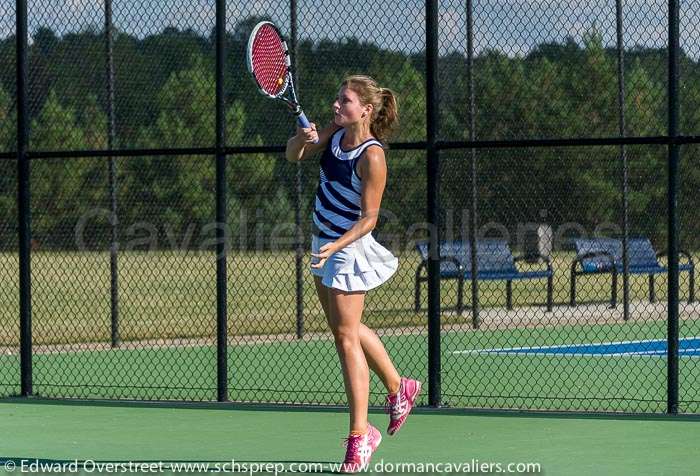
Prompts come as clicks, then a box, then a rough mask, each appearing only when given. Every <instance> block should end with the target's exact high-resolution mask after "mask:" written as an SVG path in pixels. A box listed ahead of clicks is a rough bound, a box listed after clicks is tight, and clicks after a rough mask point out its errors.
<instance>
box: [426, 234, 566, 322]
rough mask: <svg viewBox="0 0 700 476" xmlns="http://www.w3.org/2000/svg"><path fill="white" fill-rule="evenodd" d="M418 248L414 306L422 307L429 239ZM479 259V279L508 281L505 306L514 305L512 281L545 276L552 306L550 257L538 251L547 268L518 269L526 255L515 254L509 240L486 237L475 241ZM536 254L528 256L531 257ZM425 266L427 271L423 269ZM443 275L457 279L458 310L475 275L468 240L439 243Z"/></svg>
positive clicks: (539, 258) (552, 272)
mask: <svg viewBox="0 0 700 476" xmlns="http://www.w3.org/2000/svg"><path fill="white" fill-rule="evenodd" d="M416 250H417V251H418V253H419V254H420V256H421V263H420V264H419V265H418V268H417V269H416V280H415V310H416V312H418V311H419V310H420V287H421V283H424V282H426V281H428V276H427V266H428V241H419V242H418V243H416ZM476 257H477V263H478V270H477V279H478V280H480V281H505V282H506V306H507V308H508V309H513V281H521V280H531V279H546V280H547V310H548V311H551V310H552V294H553V279H554V271H553V270H552V264H551V261H550V260H549V258H546V257H544V256H540V255H537V256H536V258H537V259H538V260H542V261H543V262H544V263H545V264H546V265H547V269H546V270H538V271H519V270H518V268H517V266H516V263H517V262H518V261H521V260H523V259H525V256H518V257H514V256H513V253H512V252H511V250H510V247H509V246H508V242H507V241H506V240H499V239H483V240H478V241H477V245H476ZM532 257H533V256H528V259H529V258H532ZM424 270H425V272H424ZM440 278H441V279H456V280H457V311H458V312H459V313H461V312H462V309H463V297H462V296H463V291H464V281H465V280H471V279H472V269H471V245H470V242H469V241H465V240H453V241H443V242H441V243H440Z"/></svg>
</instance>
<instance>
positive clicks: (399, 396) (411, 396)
mask: <svg viewBox="0 0 700 476" xmlns="http://www.w3.org/2000/svg"><path fill="white" fill-rule="evenodd" d="M420 387H421V383H420V382H419V381H418V380H413V379H409V378H404V377H401V386H400V387H399V391H398V392H397V393H395V394H390V395H388V396H387V397H386V412H387V413H388V414H389V428H387V430H386V431H387V433H389V434H390V435H393V434H395V433H396V432H397V431H399V429H400V428H401V426H402V425H403V424H404V422H405V421H406V418H407V417H408V414H409V413H411V409H412V408H413V405H414V404H415V402H416V398H418V395H420Z"/></svg>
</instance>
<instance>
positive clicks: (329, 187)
mask: <svg viewBox="0 0 700 476" xmlns="http://www.w3.org/2000/svg"><path fill="white" fill-rule="evenodd" d="M333 112H334V114H335V116H334V120H333V122H332V123H331V124H330V125H329V126H328V127H326V128H324V129H323V130H321V131H317V129H316V126H315V125H314V124H311V127H309V128H298V129H297V133H296V135H295V136H294V137H292V138H290V139H289V141H288V142H287V150H286V154H287V160H289V161H292V162H294V161H298V160H303V159H306V158H308V157H310V156H312V155H314V154H316V153H318V152H322V153H323V154H322V156H321V171H320V176H321V177H320V183H319V186H318V189H317V191H316V201H315V205H314V213H313V229H314V233H313V237H312V253H311V256H312V259H311V262H312V264H311V272H312V274H313V275H314V279H315V281H316V291H317V293H318V298H319V300H320V301H321V306H322V307H323V311H324V313H325V315H326V319H327V321H328V325H329V326H330V328H331V330H332V332H333V336H334V338H335V347H336V350H337V352H338V357H339V358H340V363H341V367H342V370H343V380H344V382H345V392H346V394H347V399H348V404H349V407H350V434H349V436H348V438H347V440H346V446H347V451H346V454H345V460H344V462H343V465H342V469H341V471H342V472H345V473H354V472H358V471H361V470H362V469H363V468H366V467H367V466H368V464H369V461H370V458H371V456H372V453H373V452H374V451H375V450H376V449H377V447H378V446H379V443H380V442H381V439H382V436H381V433H380V432H379V431H378V430H377V429H376V428H375V427H373V426H372V425H370V424H369V422H368V420H367V406H368V400H369V368H371V369H372V370H373V371H374V372H375V373H376V374H377V375H378V376H379V377H380V378H381V380H382V382H383V383H384V386H385V387H386V389H387V392H388V395H387V412H388V413H389V416H390V421H389V427H388V429H387V433H389V434H390V435H393V434H395V433H396V432H397V431H398V430H399V429H400V428H401V426H402V425H403V423H404V421H405V420H406V417H407V416H408V414H409V413H410V411H411V409H412V408H413V405H414V402H415V401H416V398H417V397H418V394H419V393H420V390H421V384H420V382H418V381H417V380H412V379H408V378H404V377H401V376H400V375H399V373H398V372H397V371H396V368H395V367H394V365H393V363H392V362H391V359H390V358H389V355H388V354H387V352H386V350H385V349H384V346H383V345H382V342H381V341H380V340H379V337H378V336H377V335H376V334H375V333H374V331H372V330H371V329H369V328H368V327H367V326H365V325H364V324H362V322H361V318H362V311H363V308H364V303H365V295H366V293H367V291H369V290H370V289H373V288H376V287H377V286H379V285H381V284H382V283H384V282H386V281H387V280H388V279H389V278H390V277H391V276H392V275H393V274H394V273H395V272H396V269H397V267H398V259H397V258H396V257H395V256H394V255H392V254H391V252H389V250H387V249H386V248H384V247H383V246H382V245H380V244H379V243H378V242H377V241H375V240H374V238H373V237H372V234H371V231H372V230H373V229H374V228H375V226H376V224H377V218H378V216H379V210H380V205H381V201H382V194H383V193H384V187H385V185H386V179H387V166H386V159H385V155H384V148H383V142H384V141H385V140H386V139H387V137H388V135H389V134H390V132H391V131H392V129H393V128H394V126H395V125H396V124H397V123H398V108H397V102H396V97H395V96H394V93H393V92H392V91H390V90H389V89H386V88H381V87H379V86H378V85H377V83H376V82H375V81H374V80H373V79H372V78H370V77H367V76H350V77H348V78H346V79H345V80H344V81H343V83H342V85H341V87H340V91H339V92H338V96H337V98H336V100H335V102H334V103H333ZM316 141H318V142H316ZM315 142H316V143H315Z"/></svg>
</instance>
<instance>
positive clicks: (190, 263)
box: [0, 0, 700, 413]
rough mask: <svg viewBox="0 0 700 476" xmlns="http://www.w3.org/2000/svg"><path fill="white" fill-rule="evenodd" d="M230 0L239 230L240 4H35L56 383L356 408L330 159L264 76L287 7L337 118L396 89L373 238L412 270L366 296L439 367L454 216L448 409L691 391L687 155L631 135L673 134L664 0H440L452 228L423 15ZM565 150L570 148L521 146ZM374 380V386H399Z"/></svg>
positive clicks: (52, 382) (1, 204) (5, 36)
mask: <svg viewBox="0 0 700 476" xmlns="http://www.w3.org/2000/svg"><path fill="white" fill-rule="evenodd" d="M225 3H226V18H225V24H226V32H225V35H223V37H221V40H222V41H223V42H224V47H225V51H226V57H225V59H224V61H225V68H224V71H225V72H224V75H223V77H222V78H218V79H219V80H220V81H222V82H223V86H224V94H225V110H224V111H223V117H224V124H225V132H226V134H225V135H226V146H227V149H226V150H225V152H226V156H227V159H226V183H225V185H226V189H227V195H226V213H227V221H226V222H225V223H219V224H217V222H216V200H217V190H220V185H221V184H218V186H217V176H216V158H215V153H216V152H217V151H218V152H221V151H220V150H218V149H216V148H215V143H216V141H215V137H216V128H217V122H216V117H217V114H216V111H217V101H216V99H217V98H216V85H217V75H216V60H217V58H216V42H217V39H219V38H220V37H219V36H218V35H217V32H216V28H215V25H216V15H217V10H216V2H213V1H209V0H207V1H205V0H192V1H179V2H167V3H162V2H161V3H158V2H152V1H147V0H114V1H109V0H106V1H104V2H97V3H93V4H89V5H88V4H86V3H85V2H68V3H62V2H58V3H56V2H54V3H52V4H48V3H46V2H42V1H32V2H29V5H28V7H29V8H28V19H27V21H28V25H29V47H28V83H27V84H26V85H24V86H25V88H26V91H27V95H28V104H27V110H28V114H29V117H30V121H29V144H28V145H29V151H30V155H31V162H30V171H31V173H30V177H29V180H30V184H31V202H30V205H31V221H32V222H31V225H32V236H31V256H32V261H31V278H32V282H31V292H32V301H31V304H32V323H33V324H32V325H33V328H32V346H33V359H32V369H33V375H32V383H33V386H32V392H31V393H32V394H33V395H38V396H44V397H55V398H108V399H120V398H124V399H144V400H188V401H191V400H200V401H209V400H216V399H217V398H218V396H220V391H221V388H222V383H225V387H226V388H227V397H228V399H230V400H233V401H239V402H272V403H285V404H344V403H345V392H344V388H343V382H342V374H341V372H340V365H339V363H338V361H337V357H336V353H335V348H334V343H333V338H332V335H331V334H330V332H329V330H328V327H327V324H326V319H325V316H324V313H323V310H322V308H321V306H320V303H319V300H318V298H317V295H316V290H315V285H314V281H313V279H312V276H311V274H310V273H309V269H308V268H309V254H308V253H309V248H310V242H311V234H312V230H311V219H310V218H311V214H312V203H313V197H314V194H315V190H316V185H317V181H318V173H319V172H318V163H317V162H316V161H315V160H307V161H304V162H301V163H298V164H294V163H289V162H287V161H286V160H285V159H284V154H283V152H282V151H283V146H284V144H285V142H286V140H287V139H288V138H289V137H290V135H292V134H293V133H294V125H293V121H292V120H291V118H290V117H289V115H288V114H287V112H286V111H285V110H284V107H282V106H280V105H279V104H276V103H274V102H272V101H269V100H268V99H266V98H264V97H263V96H262V95H260V94H258V93H257V92H256V91H255V86H254V84H253V81H251V80H250V79H249V78H248V73H247V71H246V66H245V48H246V43H247V39H248V36H249V34H250V32H251V30H252V28H253V27H254V25H255V24H256V23H257V22H259V21H261V20H264V19H270V20H272V21H274V22H275V23H276V24H277V25H278V26H280V29H281V30H282V32H283V34H285V35H286V36H287V37H288V38H289V40H290V41H289V46H290V47H291V48H293V53H294V61H295V66H296V69H295V73H296V75H297V79H298V84H299V88H298V90H299V91H298V92H299V96H300V100H301V102H302V104H303V105H304V109H305V111H306V113H307V115H308V116H309V118H310V119H311V120H312V121H313V122H316V123H317V124H319V125H320V126H323V125H326V124H328V123H330V121H331V120H332V110H331V104H332V102H333V100H334V98H335V96H336V94H337V90H338V87H339V83H340V81H341V80H342V78H343V77H344V76H345V75H347V74H352V73H365V74H369V75H371V76H373V77H375V78H376V79H377V80H378V82H379V83H380V84H381V85H383V86H386V87H389V88H391V89H392V90H394V91H395V92H396V94H397V96H398V98H399V107H400V116H401V119H400V121H401V124H400V128H399V130H398V133H397V134H396V135H395V136H394V137H393V138H392V141H391V143H390V147H389V149H388V151H387V164H388V169H389V176H388V183H387V188H386V191H385V194H384V197H383V201H382V207H383V210H382V214H381V218H380V223H379V226H378V227H377V229H376V230H375V232H374V235H375V237H376V238H377V239H378V241H380V242H381V243H383V244H384V245H386V246H387V247H388V248H389V249H391V250H392V251H393V252H394V254H395V255H397V256H398V257H399V261H400V266H399V270H398V272H397V273H396V275H395V276H394V277H393V278H392V279H391V280H390V281H389V282H387V283H386V284H385V285H383V286H381V287H379V288H377V289H376V290H374V291H372V292H370V293H369V294H368V296H367V300H366V307H365V311H364V315H363V322H365V323H366V324H367V325H368V326H369V327H371V328H373V329H375V330H376V332H377V333H378V334H379V335H380V337H381V339H382V341H383V342H384V344H385V345H386V347H387V350H388V351H389V354H390V355H391V356H392V358H393V359H394V361H395V364H396V366H397V368H398V370H399V372H400V373H401V374H402V375H411V376H413V377H416V378H419V379H421V380H423V381H424V382H428V381H429V380H430V377H431V376H430V374H429V369H430V368H434V367H433V365H434V362H433V363H432V364H431V363H430V354H429V349H428V338H429V329H428V328H429V326H428V322H429V319H430V316H429V313H428V310H427V309H428V296H429V294H430V291H429V284H428V282H427V281H428V280H427V274H426V273H427V268H426V266H425V262H424V261H423V257H424V256H425V254H426V253H427V248H426V247H427V241H426V240H428V239H429V237H430V236H431V233H432V232H433V231H434V230H435V229H436V228H437V229H438V230H439V236H440V239H441V240H442V243H441V244H440V246H439V247H440V250H441V255H442V258H443V261H442V262H441V265H440V267H439V273H440V275H441V284H440V290H439V292H440V301H439V306H440V309H439V319H440V326H439V329H436V330H434V331H435V332H439V333H440V344H441V348H440V354H439V364H440V373H439V377H440V381H441V387H440V388H439V396H440V399H441V403H442V404H443V405H447V406H451V407H468V408H513V409H545V410H565V411H614V412H643V413H661V412H664V411H666V410H667V402H668V395H667V382H668V378H669V377H668V376H667V365H668V358H667V352H666V347H665V345H666V341H667V337H668V332H667V319H668V316H669V309H668V302H669V299H670V298H669V294H668V283H667V274H668V273H667V271H666V267H667V266H668V258H667V256H664V255H663V253H664V252H666V251H667V250H668V247H669V235H668V221H669V216H668V197H669V189H668V182H669V177H668V170H667V164H668V157H669V152H668V147H667V145H666V143H665V142H664V141H663V140H656V143H655V144H633V143H632V142H634V141H630V143H629V144H627V145H617V144H615V143H614V142H612V141H611V140H609V139H611V138H618V137H630V138H637V139H639V138H657V139H658V137H659V136H664V135H666V134H667V133H668V118H667V116H668V92H669V88H670V87H671V83H670V82H669V74H668V45H667V43H668V25H669V19H668V4H667V3H665V2H662V1H654V2H641V1H627V2H623V3H622V4H621V7H622V8H621V10H620V11H619V12H618V11H616V8H617V4H616V2H614V1H596V2H593V1H586V2H565V1H562V2H554V3H547V4H544V3H539V2H515V1H514V2H507V1H492V0H488V1H477V2H473V4H472V2H458V1H455V0H450V1H446V2H440V3H439V6H438V9H437V16H438V44H437V49H438V55H439V56H438V61H437V71H436V73H437V80H438V81H437V84H438V89H439V99H440V103H439V105H440V107H439V113H438V114H439V121H438V126H439V127H438V136H437V137H436V139H437V140H439V141H440V143H439V144H438V149H440V152H439V160H440V162H439V164H440V167H439V172H438V178H437V183H438V184H439V210H438V213H439V220H438V222H437V223H435V225H437V227H436V226H435V225H433V224H431V223H428V221H427V217H428V214H429V210H428V200H427V190H428V189H429V181H430V180H431V179H430V178H429V177H430V176H429V174H428V172H427V171H428V165H429V161H430V160H432V159H431V158H430V157H431V155H430V154H431V149H430V147H431V146H430V141H431V138H430V137H428V135H427V128H426V108H427V106H428V104H427V101H428V97H429V96H430V95H429V92H428V91H427V90H426V87H427V86H426V79H427V75H428V74H429V71H430V65H429V64H428V63H427V61H426V54H425V50H426V45H427V44H428V42H427V41H426V35H428V34H429V33H430V28H429V24H428V15H426V5H425V4H424V3H421V2H418V3H416V2H410V1H408V0H390V1H387V2H383V3H382V5H381V8H379V7H372V6H370V5H369V4H363V3H361V2H351V3H349V4H344V5H342V6H338V5H330V4H329V5H319V4H318V3H317V2H316V3H312V2H307V1H292V2H289V3H284V2H283V3H280V2H273V1H267V0H265V1H258V2H252V3H250V2H249V3H244V2H234V1H228V2H225ZM470 6H471V8H472V10H471V12H470V10H469V8H470ZM698 6H699V5H697V2H684V3H683V4H682V5H681V23H680V30H681V38H680V44H681V48H682V52H681V63H680V67H681V80H680V89H679V93H680V101H681V106H680V111H681V117H680V126H681V133H684V134H688V135H691V136H692V135H693V134H695V133H696V131H697V129H698V124H700V116H698V113H697V111H698V110H700V108H697V107H695V103H696V102H698V101H700V86H699V85H700V81H696V79H697V78H696V77H697V76H698V74H700V65H699V64H698V61H699V60H700V57H699V56H698V51H700V38H698V36H697V35H698V33H697V32H696V31H695V30H696V28H695V24H696V23H697V22H695V21H694V19H695V17H696V16H697V14H696V11H697V8H696V7H698ZM0 13H2V15H1V16H0V18H2V19H1V20H0V64H2V66H3V67H2V68H0V119H3V120H0V149H1V150H0V154H4V156H3V157H4V158H5V159H8V160H0V171H1V172H2V174H0V208H1V209H2V213H3V216H4V217H5V218H4V219H3V221H2V222H0V244H1V249H0V282H2V284H3V286H2V287H1V288H0V323H2V329H3V330H4V331H3V332H2V333H1V334H0V349H2V354H1V355H0V395H3V396H7V395H17V394H19V393H21V392H22V390H21V388H20V357H19V348H20V327H19V319H18V314H19V312H18V309H19V298H18V296H19V286H20V284H19V278H18V276H19V269H20V262H19V253H18V249H19V242H18V234H17V228H18V222H17V216H18V213H17V187H18V183H17V179H16V178H17V173H18V170H17V164H16V162H15V161H14V160H12V159H14V158H15V157H16V154H15V153H14V152H13V151H14V150H15V149H16V144H17V132H18V131H17V122H16V121H15V120H14V118H15V115H16V111H17V99H16V98H17V92H16V86H15V81H16V78H15V63H16V58H15V54H16V52H15V38H14V33H15V22H16V18H15V6H14V3H13V2H10V1H8V0H0ZM295 22H296V23H295ZM618 26H619V31H618ZM618 33H620V34H621V36H618ZM691 139H692V138H691ZM543 140H558V141H559V143H557V144H548V143H546V142H539V143H533V144H523V143H522V142H523V141H543ZM590 140H597V141H601V142H603V143H600V144H598V143H596V144H592V143H588V144H584V143H582V142H583V141H589V142H590ZM468 141H477V142H476V143H473V142H468ZM479 141H491V142H492V143H490V144H488V146H487V145H485V144H484V143H479ZM562 141H563V142H567V141H568V143H562ZM494 142H496V143H494ZM691 142H692V140H691ZM470 145H475V147H472V148H470ZM110 149H111V150H112V152H109V153H113V155H114V157H110V156H108V155H107V152H106V151H109V150H110ZM681 157H682V160H681V164H680V169H681V170H680V177H681V183H680V187H679V204H678V213H679V217H680V227H679V244H680V248H681V250H682V251H683V252H684V253H687V254H683V255H682V256H681V258H680V266H681V267H680V274H679V279H680V281H679V295H680V306H679V321H680V352H679V371H680V372H679V373H680V380H679V409H678V410H679V411H680V412H683V413H697V412H698V408H699V407H698V402H700V395H699V394H698V387H697V384H696V383H697V381H698V375H699V373H700V368H699V367H698V366H697V365H696V361H697V358H698V357H697V355H698V354H700V349H699V347H700V345H698V344H699V343H698V340H699V339H698V337H697V336H698V335H700V330H698V329H696V327H697V322H700V321H699V320H698V318H699V317H700V308H699V307H698V304H697V302H695V299H694V290H695V287H696V285H695V283H694V282H693V281H694V267H693V266H691V263H693V264H695V263H698V262H699V260H700V252H698V250H699V249H700V242H699V241H698V238H697V237H698V236H700V235H699V234H698V230H696V229H697V225H696V215H697V206H698V203H697V200H698V199H697V196H696V195H697V193H695V192H696V191H697V189H698V186H700V176H699V175H698V174H697V173H696V172H695V171H696V170H698V165H700V164H698V148H697V147H696V146H695V145H686V146H683V147H682V151H681ZM221 227H223V232H224V236H225V237H226V239H225V248H226V250H227V261H226V273H227V281H226V283H225V288H224V289H225V297H226V302H227V309H226V311H227V312H226V314H225V317H226V335H227V339H228V341H227V343H226V347H225V348H226V350H227V355H226V357H225V361H224V362H223V363H224V364H225V365H224V368H225V369H226V372H225V373H224V374H223V376H222V375H221V374H220V373H219V374H217V364H219V369H221V365H220V364H221V360H218V359H220V358H221V359H223V357H221V356H220V355H219V354H218V350H217V325H219V324H220V322H221V321H220V320H218V319H220V317H221V316H217V253H216V245H217V242H218V239H217V234H216V231H217V228H218V229H221ZM657 254H658V256H657ZM475 260H476V261H475ZM472 263H474V264H472ZM626 266H627V272H625V268H626ZM475 273H476V274H475ZM219 350H220V349H219ZM372 378H373V382H372V385H371V389H372V391H371V395H370V403H371V404H372V405H381V404H382V403H383V402H384V397H385V395H384V393H383V392H382V391H381V389H382V386H381V383H380V382H379V380H378V379H376V377H374V376H373V377H372ZM222 379H223V382H222ZM426 388H427V385H426ZM217 392H218V393H217ZM419 403H421V404H429V403H431V402H430V401H429V400H428V392H424V394H423V395H422V396H421V400H420V402H419ZM433 403H434V402H433Z"/></svg>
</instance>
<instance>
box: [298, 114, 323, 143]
mask: <svg viewBox="0 0 700 476" xmlns="http://www.w3.org/2000/svg"><path fill="white" fill-rule="evenodd" d="M297 123H298V124H299V127H303V128H304V129H308V128H309V127H311V124H309V120H308V119H307V118H306V114H304V112H303V111H302V112H300V113H299V115H298V116H297ZM317 142H318V141H314V144H315V143H317Z"/></svg>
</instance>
